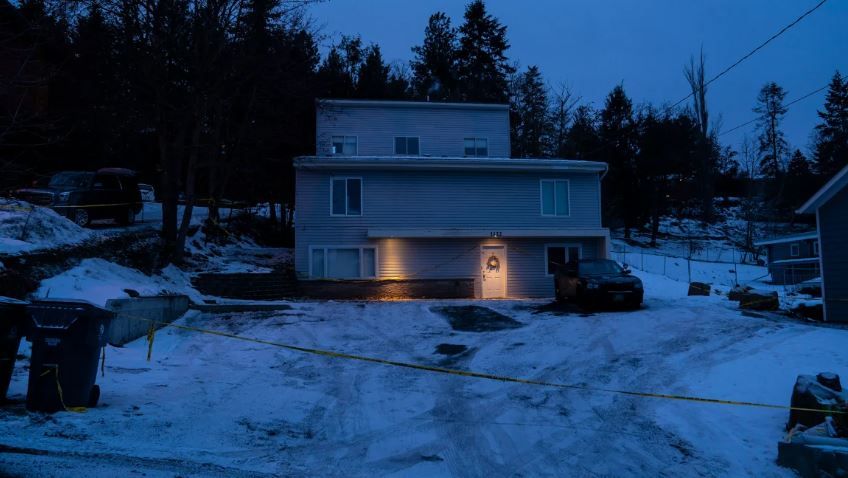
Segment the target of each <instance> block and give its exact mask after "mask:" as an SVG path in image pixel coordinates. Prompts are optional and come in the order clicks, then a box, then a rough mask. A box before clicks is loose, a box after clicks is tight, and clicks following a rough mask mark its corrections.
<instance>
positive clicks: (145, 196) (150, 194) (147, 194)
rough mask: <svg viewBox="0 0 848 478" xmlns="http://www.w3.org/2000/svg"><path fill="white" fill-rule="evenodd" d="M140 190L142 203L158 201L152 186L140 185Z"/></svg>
mask: <svg viewBox="0 0 848 478" xmlns="http://www.w3.org/2000/svg"><path fill="white" fill-rule="evenodd" d="M138 190H139V191H140V192H141V200H142V201H144V202H153V201H155V200H156V190H155V189H153V186H151V185H150V184H144V183H138Z"/></svg>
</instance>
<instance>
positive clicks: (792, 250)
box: [789, 242, 801, 257]
mask: <svg viewBox="0 0 848 478" xmlns="http://www.w3.org/2000/svg"><path fill="white" fill-rule="evenodd" d="M789 255H790V256H792V257H798V256H800V255H801V246H800V245H798V243H797V242H793V243H792V244H790V245H789Z"/></svg>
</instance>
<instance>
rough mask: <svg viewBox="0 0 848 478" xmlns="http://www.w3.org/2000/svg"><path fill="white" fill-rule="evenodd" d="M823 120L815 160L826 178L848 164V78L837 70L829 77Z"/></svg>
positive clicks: (817, 137) (819, 127) (814, 154)
mask: <svg viewBox="0 0 848 478" xmlns="http://www.w3.org/2000/svg"><path fill="white" fill-rule="evenodd" d="M818 114H819V118H821V120H822V122H821V124H819V125H817V126H816V131H815V140H814V152H813V161H814V162H815V168H816V172H817V173H818V174H819V175H821V176H823V179H826V178H830V177H831V176H833V175H834V174H836V173H837V172H838V171H839V170H840V169H842V168H843V167H845V165H848V80H846V79H845V77H843V76H842V75H841V74H840V73H839V72H838V71H837V72H836V73H834V75H833V78H832V79H831V80H830V85H829V87H828V90H827V97H826V98H825V103H824V110H823V111H819V112H818Z"/></svg>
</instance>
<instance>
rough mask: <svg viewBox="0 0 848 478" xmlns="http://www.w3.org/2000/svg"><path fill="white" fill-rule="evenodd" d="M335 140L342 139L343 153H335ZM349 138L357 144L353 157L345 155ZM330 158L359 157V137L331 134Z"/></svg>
mask: <svg viewBox="0 0 848 478" xmlns="http://www.w3.org/2000/svg"><path fill="white" fill-rule="evenodd" d="M333 138H342V150H343V151H342V152H341V153H333V152H332V151H333V143H334V142H333ZM347 138H353V139H354V141H355V142H356V144H355V148H354V149H355V151H354V152H353V154H352V155H350V154H344V143H345V140H346V139H347ZM330 156H359V135H355V134H353V135H351V134H331V135H330Z"/></svg>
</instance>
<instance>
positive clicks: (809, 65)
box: [311, 0, 848, 152]
mask: <svg viewBox="0 0 848 478" xmlns="http://www.w3.org/2000/svg"><path fill="white" fill-rule="evenodd" d="M466 3H467V2H465V1H464V0H402V1H398V0H330V1H328V2H326V3H321V4H317V5H315V6H313V7H311V14H312V16H313V19H314V21H315V23H316V25H318V26H319V27H321V30H322V33H323V34H324V35H326V38H325V39H324V41H323V44H322V47H324V48H326V46H327V45H329V44H330V43H332V42H334V41H336V40H337V39H338V37H339V36H340V35H342V34H348V35H350V34H356V33H358V34H360V35H361V36H362V40H363V42H364V43H366V44H367V43H371V42H374V43H378V44H379V45H380V47H381V48H382V50H383V55H384V57H385V59H386V61H388V62H394V61H399V62H408V61H409V59H410V58H411V57H412V53H411V51H410V48H411V47H412V46H414V45H417V44H420V43H421V41H422V39H423V37H424V27H425V26H426V24H427V19H428V17H429V16H430V14H431V13H433V12H436V11H444V12H445V13H447V14H448V15H449V16H450V17H451V19H452V21H453V24H454V26H457V25H459V24H461V22H462V14H463V12H464V8H465V4H466ZM816 3H818V0H742V1H739V0H736V1H733V0H709V1H708V0H686V1H680V0H651V1H643V2H636V1H632V0H598V1H581V2H577V1H564V0H535V1H534V0H487V2H486V5H487V8H488V10H489V12H490V13H492V14H493V15H494V16H496V17H497V18H498V19H500V21H501V22H502V23H503V24H505V25H506V26H507V35H508V38H509V41H510V44H511V48H510V50H509V52H508V53H509V56H510V58H511V59H513V60H516V61H518V62H519V64H520V66H521V67H522V68H523V67H526V66H527V65H533V64H535V65H538V66H539V67H540V68H541V70H542V73H543V74H544V76H545V78H546V80H547V81H548V82H549V83H550V84H552V85H557V84H559V83H561V82H564V83H566V84H567V85H569V86H570V87H571V89H572V91H573V92H574V93H575V94H576V95H578V96H580V97H582V101H583V102H586V103H592V104H593V105H594V106H595V107H601V106H603V100H604V97H605V96H606V94H607V93H608V92H609V91H610V90H611V89H612V88H613V87H614V86H615V85H616V84H617V83H620V82H623V83H624V87H625V90H626V91H627V93H628V95H629V96H630V97H631V98H632V99H633V101H634V103H636V104H638V103H642V102H651V103H654V104H657V105H661V104H663V103H669V104H670V103H674V102H676V101H677V100H679V99H681V98H683V97H684V96H685V95H686V94H687V93H688V85H687V84H686V80H685V79H684V77H683V66H684V64H686V63H688V61H689V57H690V55H691V54H696V53H697V52H698V50H699V49H700V48H701V46H702V45H703V48H704V53H705V55H706V58H707V77H708V78H710V77H712V76H713V75H715V74H717V73H718V72H720V71H721V70H723V69H724V68H725V67H727V66H729V65H730V64H732V63H733V62H735V61H736V60H737V59H739V58H740V57H741V56H742V55H744V54H745V53H747V52H748V51H750V50H751V49H753V48H754V47H755V46H756V45H758V44H760V43H762V42H763V41H765V40H766V39H767V38H768V37H770V36H771V35H772V34H774V33H776V32H777V31H778V30H779V29H780V28H782V27H783V26H785V25H787V24H788V23H790V22H792V21H793V20H795V19H796V18H797V17H798V16H799V15H801V14H802V13H803V12H804V11H806V10H808V9H809V8H811V7H812V6H814V5H815V4H816ZM322 53H323V52H322ZM836 69H839V70H840V72H841V73H842V74H843V75H846V74H848V1H845V0H829V1H828V2H827V3H825V4H824V5H823V6H822V7H821V8H819V9H818V10H816V11H815V12H813V13H812V14H811V15H809V16H807V17H806V18H805V19H804V20H802V21H801V23H799V24H798V25H796V26H795V27H793V28H792V29H790V30H789V31H787V32H786V33H784V34H783V35H782V36H780V37H779V38H778V39H776V40H774V41H773V42H771V43H770V44H769V45H768V46H766V47H765V48H764V49H763V50H760V51H759V52H758V53H757V54H756V55H754V56H753V57H751V58H749V59H748V60H746V61H745V62H744V63H742V64H741V65H739V66H737V67H736V68H734V69H733V70H732V71H731V72H729V73H728V74H726V75H725V76H724V77H722V78H721V79H719V80H717V81H716V82H715V83H713V85H711V87H710V89H709V90H708V97H707V106H708V107H709V109H710V114H711V118H712V119H711V121H717V120H720V121H721V127H720V128H719V130H720V131H721V130H728V129H730V128H733V127H734V126H737V125H739V124H741V123H744V122H746V121H749V120H751V119H753V117H754V113H753V112H752V111H751V108H753V106H754V101H755V98H756V95H757V92H758V91H759V89H760V87H761V86H762V85H763V84H764V83H765V82H767V81H776V82H777V83H779V84H780V85H781V86H783V87H784V88H785V89H786V90H787V91H788V95H787V102H789V101H792V100H794V99H795V98H798V97H800V96H803V95H805V94H807V93H809V92H811V91H813V90H815V89H817V88H818V87H820V86H824V85H826V84H827V82H828V81H829V80H830V78H831V76H832V75H833V72H834V70H836ZM824 95H825V92H824V91H822V92H820V93H818V94H816V95H814V96H812V97H810V98H808V99H806V100H803V101H801V102H799V103H797V104H795V105H793V106H792V107H791V108H790V111H789V112H788V113H787V115H786V119H785V122H784V128H783V129H784V131H785V133H786V136H787V139H788V141H789V142H790V145H791V146H792V147H793V148H796V147H797V148H801V150H802V151H805V152H807V150H808V146H809V144H810V132H811V131H812V128H813V126H814V125H815V124H816V123H817V121H818V117H817V116H816V109H818V108H821V105H822V102H823V100H824ZM754 127H755V125H750V126H748V127H745V128H742V129H739V130H737V131H735V132H732V133H730V134H727V135H723V136H722V137H721V139H722V142H723V143H724V144H727V145H731V146H734V147H737V146H738V144H739V142H740V140H741V138H742V137H743V135H744V134H746V133H747V134H749V135H752V136H753V135H754V133H753V128H754Z"/></svg>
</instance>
